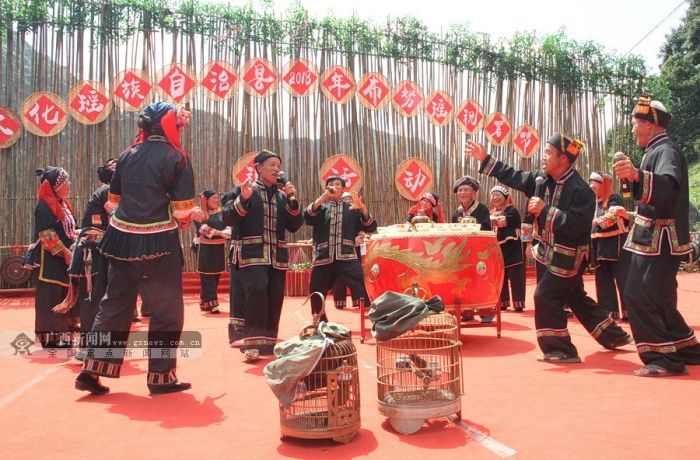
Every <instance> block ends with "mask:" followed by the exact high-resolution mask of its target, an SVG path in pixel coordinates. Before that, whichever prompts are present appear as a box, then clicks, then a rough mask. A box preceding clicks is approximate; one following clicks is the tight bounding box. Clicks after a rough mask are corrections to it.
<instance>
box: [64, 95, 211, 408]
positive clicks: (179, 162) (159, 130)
mask: <svg viewBox="0 0 700 460" xmlns="http://www.w3.org/2000/svg"><path fill="white" fill-rule="evenodd" d="M188 123H189V112H187V111H186V110H184V109H182V108H180V109H178V108H177V107H176V106H174V105H172V104H166V103H163V102H158V103H155V104H151V105H149V106H148V107H146V108H145V109H143V110H142V111H141V113H140V114H139V118H138V127H139V132H138V135H137V136H136V140H135V141H134V143H133V144H132V145H131V146H130V147H129V148H128V149H127V150H126V151H124V152H123V153H122V154H121V155H120V156H119V159H118V160H117V167H116V169H115V171H114V174H113V176H112V180H111V182H110V185H109V201H108V203H107V205H106V207H107V208H108V209H109V210H110V211H113V212H114V214H113V215H112V217H111V219H110V223H109V227H108V228H107V230H106V232H105V234H104V237H103V238H102V242H101V243H100V248H99V249H100V251H101V252H102V253H103V254H104V255H105V256H106V257H107V259H108V262H109V273H108V282H107V292H106V293H105V295H104V297H103V298H102V301H101V302H100V311H99V313H98V314H97V317H96V318H95V323H94V324H93V326H92V331H91V332H90V334H92V335H93V336H94V339H95V341H97V342H98V343H97V344H96V345H100V346H106V348H97V347H94V348H88V356H87V357H86V358H85V360H84V362H83V370H82V372H81V373H80V375H78V378H77V379H76V381H75V387H76V389H78V390H83V391H89V392H91V393H93V394H104V393H107V392H108V391H109V388H107V387H106V386H103V385H102V384H101V383H100V381H99V377H100V376H102V377H110V378H119V375H120V373H121V368H122V364H123V361H124V344H125V343H126V340H127V338H128V336H129V329H130V325H131V320H132V317H133V313H134V306H135V305H136V298H137V296H138V291H139V285H140V284H141V279H142V278H143V277H144V276H147V277H148V284H149V286H150V287H151V291H152V300H153V302H152V304H153V309H152V312H151V319H150V321H149V324H148V344H149V349H148V356H149V358H148V373H147V374H146V381H147V385H148V389H149V391H150V393H151V394H152V395H160V394H165V393H173V392H178V391H183V390H187V389H188V388H190V387H191V385H190V384H189V383H182V382H179V381H178V379H177V376H176V374H175V367H176V364H177V352H178V350H177V346H176V345H173V344H177V343H179V341H180V336H181V334H182V327H183V320H184V308H183V300H182V263H183V260H182V250H181V245H180V238H179V236H178V228H179V227H180V226H183V227H185V226H189V224H190V221H191V219H193V218H194V219H195V220H198V221H201V220H203V218H204V213H203V212H202V211H201V210H200V209H199V207H198V206H197V203H196V201H195V196H196V194H195V188H194V171H193V170H192V164H191V163H190V161H189V158H188V157H187V154H186V153H185V152H184V151H183V150H182V147H181V145H180V134H181V133H182V128H183V127H184V126H185V125H187V124H188ZM95 341H92V340H91V338H90V337H88V344H89V345H93V346H94V345H95V344H94V342H95ZM103 341H104V342H107V343H104V342H103Z"/></svg>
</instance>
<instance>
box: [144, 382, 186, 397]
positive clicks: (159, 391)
mask: <svg viewBox="0 0 700 460" xmlns="http://www.w3.org/2000/svg"><path fill="white" fill-rule="evenodd" d="M190 388H192V384H191V383H181V382H175V383H171V384H170V385H148V391H149V392H150V393H151V394H152V395H164V394H167V393H177V392H178V391H185V390H189V389H190Z"/></svg>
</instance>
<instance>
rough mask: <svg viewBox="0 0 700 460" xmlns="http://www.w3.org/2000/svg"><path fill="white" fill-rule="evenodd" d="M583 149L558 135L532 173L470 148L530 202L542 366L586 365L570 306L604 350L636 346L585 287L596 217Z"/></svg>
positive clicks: (491, 173)
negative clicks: (582, 168) (583, 171)
mask: <svg viewBox="0 0 700 460" xmlns="http://www.w3.org/2000/svg"><path fill="white" fill-rule="evenodd" d="M583 149H584V145H583V143H582V142H581V141H579V140H576V139H571V138H569V137H567V136H565V135H563V134H560V133H556V134H554V135H553V136H552V137H550V138H549V140H548V141H547V144H546V146H545V150H544V155H543V156H542V169H540V170H537V171H527V172H526V171H518V170H516V169H515V168H512V167H510V166H508V165H506V164H505V163H503V162H501V161H498V160H496V159H495V158H493V157H491V156H490V155H487V153H486V148H485V147H484V146H483V145H480V144H477V143H475V142H473V141H468V142H467V146H466V149H465V154H466V155H467V156H470V157H473V158H475V159H476V160H478V161H480V162H481V169H480V172H481V173H482V174H486V175H489V176H493V177H495V178H496V179H498V180H499V181H500V182H502V183H504V184H506V185H507V186H509V187H511V188H514V189H516V190H519V191H521V192H523V193H524V194H525V196H527V197H530V199H529V200H528V205H527V210H528V211H529V212H531V213H532V214H533V215H534V216H535V230H536V232H537V233H538V234H539V242H538V243H537V245H536V246H534V247H533V248H532V253H533V256H534V258H535V261H536V262H537V264H536V265H537V288H536V289H535V327H536V328H537V343H538V344H539V346H540V349H541V350H542V351H543V352H544V354H542V355H540V356H538V357H537V360H538V361H542V362H549V363H580V362H581V358H580V357H579V356H578V352H577V350H576V347H575V346H574V344H573V343H572V341H571V335H570V334H569V330H568V329H567V325H566V323H567V319H566V312H565V311H564V305H565V304H568V305H569V306H570V307H571V310H572V311H573V312H574V314H575V315H576V317H577V318H578V319H579V321H580V322H581V324H582V325H583V326H584V327H585V328H586V330H587V331H588V332H589V333H590V334H591V336H593V338H594V339H595V340H596V341H597V342H598V343H600V344H601V345H603V347H605V348H607V349H610V350H612V349H615V348H617V347H620V346H623V345H626V344H628V343H630V342H631V341H632V337H630V335H629V334H627V333H626V332H625V331H623V330H622V329H621V328H620V326H618V325H617V324H616V323H615V321H613V319H612V318H611V317H610V315H608V314H607V312H605V311H604V310H603V309H602V308H601V307H600V305H598V304H597V303H596V302H595V301H593V299H591V298H590V297H588V295H586V291H585V290H584V288H583V272H584V270H585V268H586V259H587V257H588V254H589V252H590V245H591V232H590V228H591V227H590V226H591V221H592V220H593V214H594V212H595V196H594V194H593V191H592V190H591V189H590V187H589V186H588V184H586V181H585V180H584V179H583V178H582V177H581V176H580V175H579V173H578V172H577V171H576V170H575V169H574V167H573V165H574V162H575V161H576V159H577V158H578V156H579V155H580V154H581V152H582V151H583ZM538 177H542V178H544V183H543V184H542V185H541V186H537V185H536V179H537V178H538ZM540 189H541V190H540ZM536 191H537V192H538V193H539V196H536V195H535V192H536Z"/></svg>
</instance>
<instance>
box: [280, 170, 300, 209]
mask: <svg viewBox="0 0 700 460" xmlns="http://www.w3.org/2000/svg"><path fill="white" fill-rule="evenodd" d="M277 182H278V183H280V184H282V186H283V187H284V186H285V185H287V184H288V183H289V181H288V180H287V173H285V172H284V171H280V172H279V173H277ZM296 200H297V197H296V196H294V194H292V195H289V201H290V202H292V201H296Z"/></svg>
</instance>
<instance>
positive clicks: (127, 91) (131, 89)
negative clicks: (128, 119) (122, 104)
mask: <svg viewBox="0 0 700 460" xmlns="http://www.w3.org/2000/svg"><path fill="white" fill-rule="evenodd" d="M132 77H133V75H132ZM141 83H142V81H141V80H137V79H136V78H131V79H130V78H128V77H127V78H124V80H123V81H122V83H121V84H120V85H119V89H121V92H122V94H123V96H124V97H123V99H124V100H125V101H126V102H128V103H130V104H131V105H133V106H134V107H138V106H139V105H140V104H141V101H142V100H143V98H145V97H146V95H145V94H143V93H142V92H141Z"/></svg>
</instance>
